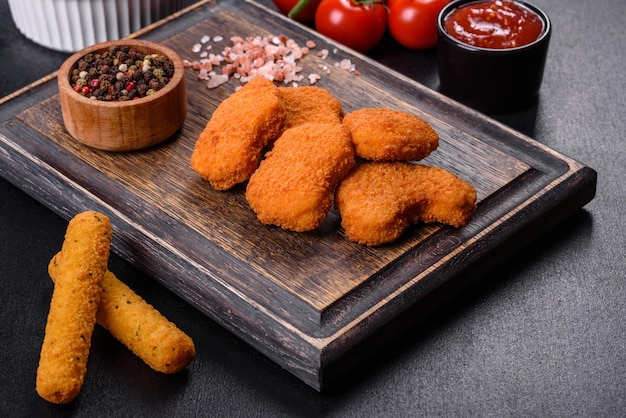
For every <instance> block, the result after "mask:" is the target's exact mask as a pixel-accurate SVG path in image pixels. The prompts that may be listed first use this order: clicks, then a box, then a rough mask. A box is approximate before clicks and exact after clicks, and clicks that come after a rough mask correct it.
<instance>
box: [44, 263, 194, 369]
mask: <svg viewBox="0 0 626 418" xmlns="http://www.w3.org/2000/svg"><path fill="white" fill-rule="evenodd" d="M63 261H64V257H63V253H62V252H59V253H58V254H56V255H55V256H54V257H53V258H52V260H50V264H49V265H48V273H49V274H50V278H51V279H52V281H55V282H56V280H57V278H58V277H59V276H60V275H61V274H62V272H63V269H64V265H63ZM96 321H97V323H98V324H100V325H101V326H102V327H103V328H105V329H107V330H108V331H109V332H110V333H111V335H112V336H113V337H115V338H116V339H117V340H118V341H119V342H121V343H122V344H124V345H125V346H126V347H127V348H128V349H129V350H130V351H132V352H133V353H134V354H135V355H137V357H139V358H140V359H142V360H143V361H144V362H145V363H146V364H147V365H148V366H150V367H151V368H152V369H154V370H156V371H158V372H162V373H177V372H179V371H181V370H183V369H184V368H185V367H187V366H188V365H189V364H190V363H191V361H192V360H193V359H194V357H195V346H194V344H193V340H192V339H191V337H189V336H188V335H187V334H185V333H184V332H183V331H181V330H180V329H179V328H178V327H177V326H176V325H175V324H173V323H172V322H170V321H169V320H168V319H167V318H165V317H164V316H163V315H161V313H160V312H159V311H158V310H156V309H155V308H154V307H153V306H152V305H150V304H149V303H148V302H146V301H145V300H144V299H143V298H141V296H139V295H137V294H136V293H135V292H134V291H133V290H132V289H131V288H130V287H128V286H127V285H126V284H124V283H123V282H122V281H120V280H119V279H118V278H117V277H116V276H115V274H113V273H111V272H110V271H107V272H106V273H105V274H104V277H103V278H102V293H101V296H100V304H99V305H98V312H97V314H96Z"/></svg>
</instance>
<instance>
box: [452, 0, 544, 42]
mask: <svg viewBox="0 0 626 418" xmlns="http://www.w3.org/2000/svg"><path fill="white" fill-rule="evenodd" d="M444 27H445V30H446V32H448V33H449V34H450V35H451V36H452V37H454V38H456V39H457V40H459V41H461V42H463V43H465V44H468V45H472V46H475V47H480V48H489V49H507V48H517V47H520V46H523V45H528V44H530V43H532V42H534V41H535V40H537V39H538V38H539V37H540V36H541V34H542V33H543V31H544V23H543V20H542V19H541V17H540V16H539V15H538V14H537V13H535V12H533V11H531V10H530V9H528V8H526V7H524V6H522V5H520V4H518V3H516V2H513V1H506V0H487V1H478V2H475V3H469V4H465V5H463V6H460V7H458V8H456V9H455V10H453V11H452V12H451V13H450V14H449V15H448V16H446V18H445V20H444Z"/></svg>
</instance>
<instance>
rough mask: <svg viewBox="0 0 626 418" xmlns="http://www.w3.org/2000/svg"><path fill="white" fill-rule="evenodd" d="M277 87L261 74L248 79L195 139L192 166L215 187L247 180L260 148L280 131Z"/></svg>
mask: <svg viewBox="0 0 626 418" xmlns="http://www.w3.org/2000/svg"><path fill="white" fill-rule="evenodd" d="M284 118H285V117H284V114H283V106H282V101H281V99H280V95H279V93H278V87H276V86H275V85H274V83H272V82H271V81H269V80H268V79H266V78H263V77H256V78H254V79H252V80H250V81H249V82H248V83H247V84H246V85H244V86H243V87H242V88H241V89H239V90H238V91H236V92H235V93H233V94H232V95H230V96H229V97H228V98H226V99H225V100H224V101H223V102H222V103H220V105H219V106H218V107H217V109H215V112H213V115H212V116H211V119H210V120H209V122H208V123H207V125H206V127H205V128H204V130H203V131H202V133H201V134H200V137H199V138H198V140H197V141H196V144H195V147H194V150H193V153H192V155H191V166H192V167H193V169H194V170H195V171H196V172H197V173H198V174H200V175H201V176H202V177H204V178H206V179H207V180H209V182H210V183H211V186H213V187H214V188H215V189H218V190H228V189H230V188H232V187H233V186H235V185H236V184H238V183H241V182H243V181H245V180H248V178H249V177H250V175H251V174H252V173H253V172H254V170H256V168H257V167H258V165H259V162H260V161H261V158H262V153H263V148H264V147H265V146H266V145H267V144H268V143H269V142H270V141H273V140H274V139H276V138H277V137H278V136H279V135H280V132H281V130H282V126H283V121H284Z"/></svg>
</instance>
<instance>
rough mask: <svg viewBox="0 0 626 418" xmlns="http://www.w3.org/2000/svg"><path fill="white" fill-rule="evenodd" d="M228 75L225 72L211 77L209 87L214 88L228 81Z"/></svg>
mask: <svg viewBox="0 0 626 418" xmlns="http://www.w3.org/2000/svg"><path fill="white" fill-rule="evenodd" d="M228 78H229V77H228V76H227V75H225V74H217V75H215V76H213V77H211V78H209V81H208V82H207V85H206V86H207V88H210V89H214V88H215V87H217V86H220V85H222V84H224V83H226V82H227V81H228Z"/></svg>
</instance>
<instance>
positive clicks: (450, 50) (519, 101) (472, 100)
mask: <svg viewBox="0 0 626 418" xmlns="http://www.w3.org/2000/svg"><path fill="white" fill-rule="evenodd" d="M476 2H477V0H456V1H453V2H451V3H449V4H448V5H447V6H445V7H444V8H443V10H442V11H441V13H440V14H439V17H438V18H437V30H438V33H439V43H438V66H439V83H440V85H439V88H440V91H441V92H442V93H444V94H445V95H447V96H449V97H452V98H453V99H456V100H458V101H460V102H462V103H464V104H467V105H468V106H471V107H473V108H475V109H477V110H480V111H482V112H486V113H492V114H500V113H508V112H513V111H518V110H522V109H524V108H527V107H529V106H531V105H533V104H534V103H535V102H536V100H537V97H538V94H539V89H540V87H541V81H542V79H543V70H544V67H545V62H546V57H547V54H548V45H549V42H550V35H551V33H552V25H551V23H550V19H549V17H548V15H547V14H546V13H545V12H543V11H542V10H541V9H539V8H537V7H536V6H534V5H532V4H529V3H526V2H524V1H517V0H515V1H514V2H515V3H517V4H518V5H521V6H523V7H526V8H527V9H529V10H531V11H532V12H535V13H536V14H537V15H538V16H539V17H540V18H541V19H542V20H543V24H544V28H543V32H542V33H541V35H540V36H539V38H537V39H536V40H535V41H534V42H531V43H529V44H526V45H524V46H520V47H517V48H505V49H492V48H481V47H476V46H471V45H468V44H465V43H463V42H461V41H459V40H457V39H456V38H454V37H453V36H452V35H450V34H449V33H448V32H447V31H446V30H445V26H444V22H445V19H446V17H447V16H448V15H449V14H450V13H451V12H452V11H454V10H455V9H456V8H458V7H460V6H463V5H466V4H468V3H476Z"/></svg>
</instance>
